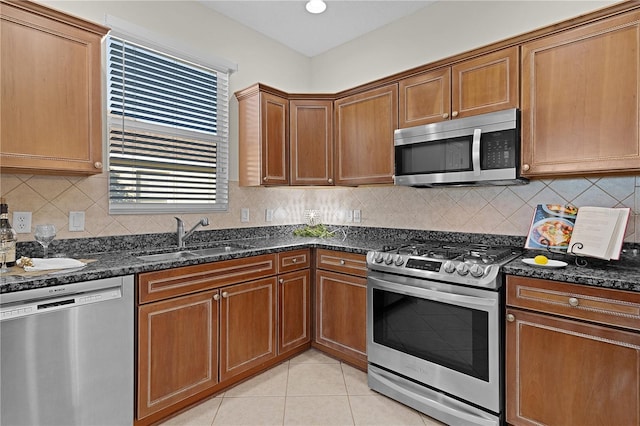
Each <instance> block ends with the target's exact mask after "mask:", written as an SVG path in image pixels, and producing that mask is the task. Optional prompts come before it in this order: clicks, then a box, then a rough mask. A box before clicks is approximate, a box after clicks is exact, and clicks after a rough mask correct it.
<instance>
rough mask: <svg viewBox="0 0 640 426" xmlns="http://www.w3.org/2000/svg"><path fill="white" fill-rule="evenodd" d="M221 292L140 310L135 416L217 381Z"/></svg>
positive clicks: (177, 299) (167, 405)
mask: <svg viewBox="0 0 640 426" xmlns="http://www.w3.org/2000/svg"><path fill="white" fill-rule="evenodd" d="M218 297H219V294H218V290H213V291H205V292H202V293H198V294H195V295H190V296H183V297H176V298H174V299H169V300H164V301H161V302H155V303H150V304H147V305H142V306H140V307H139V308H138V403H137V417H138V418H144V417H146V416H148V415H149V414H152V413H155V412H157V411H160V410H162V409H164V408H167V407H170V406H171V405H173V404H175V403H176V402H178V401H181V400H183V399H185V398H187V397H189V396H192V395H195V394H197V393H198V392H201V391H203V390H206V389H208V388H209V387H211V386H213V385H215V384H216V383H218V302H217V301H216V300H214V298H218Z"/></svg>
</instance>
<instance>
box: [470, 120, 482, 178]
mask: <svg viewBox="0 0 640 426" xmlns="http://www.w3.org/2000/svg"><path fill="white" fill-rule="evenodd" d="M481 135H482V130H481V129H474V130H473V144H472V145H471V161H472V163H473V175H474V176H480V136H481Z"/></svg>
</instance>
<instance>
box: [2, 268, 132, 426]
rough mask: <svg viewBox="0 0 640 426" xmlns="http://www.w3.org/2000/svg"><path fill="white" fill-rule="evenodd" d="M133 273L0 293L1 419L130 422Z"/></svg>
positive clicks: (45, 422) (15, 421)
mask: <svg viewBox="0 0 640 426" xmlns="http://www.w3.org/2000/svg"><path fill="white" fill-rule="evenodd" d="M133 291H134V286H133V277H132V276H126V277H118V278H108V279H101V280H95V281H87V282H82V283H76V284H65V285H60V286H53V287H43V288H38V289H33V290H25V291H19V292H13V293H5V294H1V295H0V339H1V341H0V343H1V345H2V346H0V350H1V356H0V364H1V365H0V374H1V376H0V377H1V380H0V423H1V424H3V425H7V426H9V425H11V426H14V425H65V426H70V425H83V426H85V425H101V426H107V425H108V426H116V425H132V424H133V418H134V412H133V403H134V393H133V392H134V376H133V362H134V346H133V332H134V330H133V329H134V322H133V319H134V297H133Z"/></svg>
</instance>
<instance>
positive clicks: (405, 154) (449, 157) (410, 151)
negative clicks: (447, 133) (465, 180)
mask: <svg viewBox="0 0 640 426" xmlns="http://www.w3.org/2000/svg"><path fill="white" fill-rule="evenodd" d="M472 143H473V137H472V136H465V137H459V138H451V139H446V140H443V141H434V142H422V143H414V144H408V145H398V146H396V148H395V150H396V158H395V159H396V174H398V175H415V174H427V173H444V172H463V171H470V170H473V166H472V165H471V146H472Z"/></svg>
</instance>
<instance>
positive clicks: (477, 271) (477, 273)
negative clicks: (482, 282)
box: [469, 264, 484, 278]
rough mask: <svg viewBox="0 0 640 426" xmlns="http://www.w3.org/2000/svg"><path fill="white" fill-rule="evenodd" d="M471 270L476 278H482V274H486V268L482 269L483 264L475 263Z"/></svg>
mask: <svg viewBox="0 0 640 426" xmlns="http://www.w3.org/2000/svg"><path fill="white" fill-rule="evenodd" d="M469 272H470V273H471V276H472V277H476V278H480V277H481V276H483V275H484V269H482V266H480V265H475V264H474V265H471V268H470V269H469Z"/></svg>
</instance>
